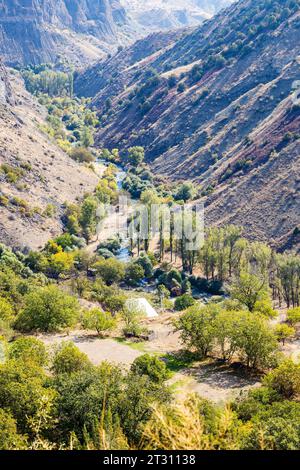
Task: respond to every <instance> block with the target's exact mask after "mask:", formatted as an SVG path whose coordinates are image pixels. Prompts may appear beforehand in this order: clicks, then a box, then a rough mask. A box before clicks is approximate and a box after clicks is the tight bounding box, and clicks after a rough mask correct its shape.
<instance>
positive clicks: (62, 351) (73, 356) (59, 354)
mask: <svg viewBox="0 0 300 470" xmlns="http://www.w3.org/2000/svg"><path fill="white" fill-rule="evenodd" d="M89 366H91V362H90V360H89V358H88V357H87V355H86V354H84V353H83V352H81V351H80V349H78V348H77V347H76V346H75V344H74V343H73V342H72V341H68V342H63V343H62V344H61V345H60V346H59V347H58V348H57V349H56V351H55V354H54V357H53V363H52V370H53V372H54V373H55V374H71V373H73V372H79V371H80V370H83V369H85V368H86V367H89Z"/></svg>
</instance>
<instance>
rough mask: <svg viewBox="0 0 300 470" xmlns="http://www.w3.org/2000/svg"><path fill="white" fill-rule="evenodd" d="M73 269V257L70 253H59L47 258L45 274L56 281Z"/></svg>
mask: <svg viewBox="0 0 300 470" xmlns="http://www.w3.org/2000/svg"><path fill="white" fill-rule="evenodd" d="M73 268H74V256H73V254H72V253H66V252H59V253H55V254H53V255H51V256H50V257H49V258H48V263H47V267H46V273H47V274H48V276H49V277H52V278H54V279H58V278H59V277H60V276H61V275H63V274H68V273H70V272H71V271H72V269H73Z"/></svg>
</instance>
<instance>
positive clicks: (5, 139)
mask: <svg viewBox="0 0 300 470" xmlns="http://www.w3.org/2000/svg"><path fill="white" fill-rule="evenodd" d="M4 83H5V84H6V85H5V88H6V89H7V85H8V92H5V94H4V93H1V90H4V85H3V84H4ZM4 97H5V98H4ZM12 98H13V99H14V101H15V105H12ZM44 117H45V111H44V109H43V108H42V107H41V106H40V105H38V104H37V102H36V101H35V100H34V99H33V98H32V97H31V96H30V95H29V94H28V93H27V92H25V90H24V87H23V84H22V81H21V80H20V78H19V77H18V76H16V75H12V74H8V73H7V72H4V68H3V67H2V66H0V242H4V243H6V244H8V245H10V246H12V247H18V248H19V247H20V248H24V247H30V248H35V249H36V248H39V247H42V246H44V244H45V243H46V242H47V240H49V239H50V238H52V237H54V236H56V235H58V234H59V233H61V231H62V222H61V216H62V214H63V204H64V202H65V201H69V202H76V201H77V200H78V199H80V198H81V197H82V196H83V195H84V193H86V192H88V191H91V190H93V189H94V187H95V186H96V184H97V180H98V178H97V176H96V175H95V174H94V173H93V172H92V171H91V170H89V169H87V168H85V167H84V166H81V165H79V164H77V163H75V162H74V161H73V160H71V159H70V157H68V156H67V155H66V154H64V153H63V152H62V151H61V150H60V149H58V148H57V146H56V145H55V144H54V143H52V142H51V141H50V140H49V139H48V137H47V136H46V135H44V134H43V133H42V132H41V131H40V130H39V125H41V124H44Z"/></svg>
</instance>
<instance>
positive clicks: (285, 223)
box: [79, 0, 300, 242]
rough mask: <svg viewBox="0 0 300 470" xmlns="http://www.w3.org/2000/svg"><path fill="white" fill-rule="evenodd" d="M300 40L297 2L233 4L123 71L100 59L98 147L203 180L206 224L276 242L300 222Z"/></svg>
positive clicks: (257, 0)
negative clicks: (240, 228) (135, 153)
mask: <svg viewBox="0 0 300 470" xmlns="http://www.w3.org/2000/svg"><path fill="white" fill-rule="evenodd" d="M299 37H300V2H299V0H298V1H297V0H280V1H275V0H274V1H272V2H271V1H269V2H266V1H265V0H241V1H240V2H238V3H236V4H233V5H232V6H231V7H229V8H228V9H227V10H225V11H223V12H222V13H221V14H218V15H217V16H216V17H215V18H214V19H212V20H211V21H207V22H205V23H204V25H203V26H200V27H199V28H196V29H195V30H193V31H190V32H187V33H185V34H183V36H182V37H181V38H179V39H178V40H176V41H175V42H174V43H173V44H165V45H161V47H160V49H159V50H157V51H156V52H155V53H154V54H153V53H150V54H149V55H148V57H144V58H143V60H142V61H139V60H137V62H136V64H131V65H130V67H124V68H123V67H122V66H120V63H119V55H117V56H115V58H112V59H110V61H107V62H106V61H105V62H103V63H101V64H99V65H98V68H97V67H95V68H94V74H95V75H96V74H97V75H98V76H99V77H102V80H101V83H99V85H100V87H99V88H98V94H97V95H96V96H95V98H94V100H93V106H96V107H97V108H98V110H99V113H100V115H103V119H102V127H101V128H100V129H99V131H98V135H97V139H96V141H97V145H98V146H100V147H108V148H114V147H119V148H120V149H121V150H124V149H126V148H128V147H130V146H133V145H142V146H144V147H145V149H146V158H147V160H148V162H150V163H151V165H152V168H153V169H154V171H156V172H157V173H160V174H164V175H166V176H167V177H169V178H172V179H177V180H184V179H192V180H195V181H197V182H198V183H200V184H201V186H202V188H203V194H205V195H206V196H205V198H206V199H205V200H206V207H207V221H208V222H213V223H222V222H223V223H228V222H237V223H239V224H241V225H245V226H246V227H247V228H248V230H249V232H250V234H251V236H253V237H256V238H260V239H261V238H264V237H267V238H268V239H271V240H272V239H274V240H277V241H278V240H279V239H280V240H281V242H283V240H284V238H285V237H288V236H289V237H290V235H291V233H292V232H293V230H294V229H295V228H296V226H297V224H298V223H299V218H300V204H299V197H297V194H298V191H299V189H300V188H299V184H300V180H299V174H300V156H299V155H300V106H299V104H297V103H295V100H293V99H292V97H293V96H294V90H293V84H294V82H296V81H297V80H298V79H299V73H300V65H299V56H300V41H299ZM150 39H151V38H150ZM150 39H149V42H151V40H150ZM130 50H132V49H130ZM130 53H131V52H129V54H130ZM123 54H124V55H126V53H125V51H124V52H123ZM86 74H88V72H86ZM79 83H80V81H79ZM115 84H117V86H115ZM94 91H96V90H94Z"/></svg>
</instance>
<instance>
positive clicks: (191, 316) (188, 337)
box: [175, 305, 219, 357]
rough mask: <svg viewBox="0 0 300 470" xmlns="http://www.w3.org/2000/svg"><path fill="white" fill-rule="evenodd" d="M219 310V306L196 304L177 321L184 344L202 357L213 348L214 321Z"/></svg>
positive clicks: (176, 325) (177, 328)
mask: <svg viewBox="0 0 300 470" xmlns="http://www.w3.org/2000/svg"><path fill="white" fill-rule="evenodd" d="M218 311H219V308H218V307H217V306H213V305H208V306H206V307H202V306H199V305H194V306H193V307H190V308H189V309H188V310H187V312H186V313H184V314H183V315H182V316H181V317H180V318H179V320H178V321H176V322H175V329H176V330H177V331H179V332H180V337H181V340H182V342H183V344H184V345H185V346H186V347H188V348H189V349H192V350H195V351H196V352H197V353H198V354H199V355H200V356H201V357H205V356H207V355H208V354H209V353H210V352H211V351H212V349H213V343H214V327H213V322H214V320H215V318H216V316H217V313H218Z"/></svg>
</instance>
